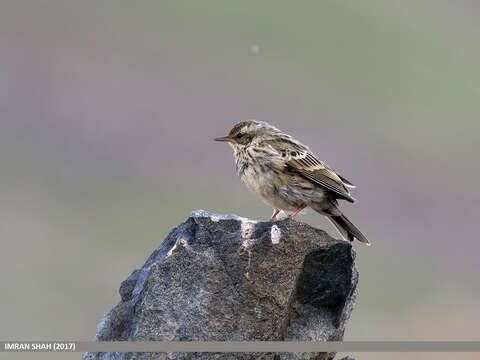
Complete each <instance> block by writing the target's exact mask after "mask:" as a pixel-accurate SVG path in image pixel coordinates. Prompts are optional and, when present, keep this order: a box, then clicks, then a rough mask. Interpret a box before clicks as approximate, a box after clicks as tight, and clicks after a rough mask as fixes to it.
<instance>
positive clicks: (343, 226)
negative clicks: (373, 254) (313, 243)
mask: <svg viewBox="0 0 480 360" xmlns="http://www.w3.org/2000/svg"><path fill="white" fill-rule="evenodd" d="M328 219H329V220H330V221H331V222H332V224H333V225H335V227H336V228H337V229H338V231H339V232H340V234H342V236H343V238H344V239H345V240H350V241H353V239H357V240H358V241H361V242H362V243H365V244H367V245H370V242H369V241H368V239H367V238H366V237H365V235H363V234H362V232H361V231H360V230H358V228H357V227H356V226H355V225H353V223H352V222H351V221H350V220H348V218H347V217H346V216H345V215H343V214H342V213H340V215H328Z"/></svg>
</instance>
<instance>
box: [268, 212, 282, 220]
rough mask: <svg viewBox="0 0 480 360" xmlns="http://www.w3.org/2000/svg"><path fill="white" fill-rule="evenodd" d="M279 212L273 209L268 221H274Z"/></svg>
mask: <svg viewBox="0 0 480 360" xmlns="http://www.w3.org/2000/svg"><path fill="white" fill-rule="evenodd" d="M279 212H280V210H278V209H274V211H273V214H272V217H271V218H270V221H275V220H276V219H277V215H278V213H279Z"/></svg>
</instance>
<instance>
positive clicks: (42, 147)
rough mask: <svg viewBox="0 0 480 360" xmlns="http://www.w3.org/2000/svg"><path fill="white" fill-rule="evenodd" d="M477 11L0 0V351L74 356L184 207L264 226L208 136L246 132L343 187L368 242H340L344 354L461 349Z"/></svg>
mask: <svg viewBox="0 0 480 360" xmlns="http://www.w3.org/2000/svg"><path fill="white" fill-rule="evenodd" d="M479 16H480V6H479V5H478V4H477V3H476V2H475V1H467V0H464V1H455V2H453V1H446V0H438V1H428V0H420V1H401V2H400V1H371V0H366V1H299V2H291V1H137V2H132V1H101V2H100V1H76V2H73V1H53V0H38V1H33V0H32V1H25V0H22V1H13V0H12V1H2V2H1V4H0V48H1V49H2V51H1V56H0V117H1V118H0V166H1V176H0V199H1V201H0V216H1V217H0V218H1V220H0V234H1V238H2V248H1V255H0V256H1V258H0V264H1V265H0V266H1V271H0V286H1V289H2V292H1V295H0V297H1V304H2V306H1V307H0V319H1V327H0V338H2V339H4V340H53V339H62V340H91V339H93V337H94V335H95V331H96V326H97V324H98V322H99V321H100V318H101V316H102V315H103V313H104V312H106V311H108V310H109V309H110V308H112V306H113V305H115V304H116V302H118V301H119V299H120V298H119V295H118V287H119V285H120V282H121V281H122V280H123V279H125V278H126V277H127V276H128V275H129V274H130V272H131V271H132V270H133V269H135V268H139V267H140V266H141V265H142V264H143V262H144V261H145V260H146V258H147V257H148V256H149V254H150V253H151V252H152V250H153V249H154V248H156V247H157V246H158V245H159V244H160V243H161V242H162V240H163V239H164V237H165V236H166V235H167V233H168V232H169V230H170V229H171V228H172V227H173V226H175V225H177V224H179V223H180V222H182V221H183V220H185V219H186V218H187V216H188V214H189V213H190V211H192V210H194V209H198V208H203V209H206V210H209V211H213V212H219V213H236V214H239V215H241V216H245V217H249V218H254V219H268V218H269V216H270V215H271V209H270V208H268V207H267V206H265V205H264V204H263V203H262V202H261V201H260V200H258V199H257V198H256V197H255V196H254V195H253V194H250V193H249V192H248V190H247V189H246V188H245V187H244V186H243V185H242V184H241V183H240V180H239V179H237V177H236V175H235V173H234V166H233V159H232V153H231V149H229V148H228V146H226V145H225V144H220V143H215V142H213V141H212V139H213V138H214V137H217V136H223V135H225V134H226V133H227V132H228V131H229V130H230V128H231V127H232V125H233V124H234V123H235V122H238V121H240V120H244V119H249V118H255V119H258V120H264V121H267V122H269V123H272V124H274V125H276V126H278V127H279V128H280V129H282V130H284V131H286V132H289V133H290V134H292V135H294V136H295V137H297V138H298V139H300V140H301V141H302V142H304V143H306V144H308V145H309V146H310V148H311V149H312V150H313V151H314V152H315V153H316V154H317V155H318V157H319V158H321V159H322V160H325V161H327V162H328V163H329V164H330V165H331V166H332V167H334V168H335V169H337V170H339V171H340V172H341V173H342V175H344V176H346V177H347V178H349V179H351V180H352V181H353V182H354V183H355V184H356V185H357V186H358V187H357V189H355V190H354V194H353V195H354V197H355V198H356V199H357V203H356V204H354V205H351V204H348V203H344V204H342V208H343V210H344V211H345V213H346V214H347V215H349V217H351V219H352V220H353V221H354V222H355V223H356V224H357V225H358V226H359V227H360V228H361V229H362V231H364V232H365V234H367V236H368V237H369V239H370V240H371V242H372V243H373V245H372V246H371V247H365V246H362V245H361V244H360V243H356V244H355V245H354V246H355V249H356V250H357V265H358V268H359V270H360V283H359V297H358V302H357V305H356V307H355V309H354V312H353V315H352V317H351V320H350V322H349V324H348V328H347V331H346V334H345V340H480V333H479V331H478V323H479V321H480V307H479V296H480V283H479V281H478V271H479V269H480V257H479V255H478V254H479V250H480V241H479V240H480V239H479V236H478V218H479V217H478V213H479V211H478V205H479V200H480V190H479V187H478V186H477V183H478V179H479V177H480V166H479V164H478V158H477V154H478V151H479V150H480V146H479V130H480V125H479V120H478V119H479V115H480V106H479V105H480V104H479V99H480V74H479V65H478V64H479V63H480V42H479V41H478V39H479V36H480V22H479V21H478V17H479ZM299 219H300V220H301V221H306V222H308V223H310V224H313V225H315V226H318V227H321V228H324V229H326V230H327V231H329V232H330V233H331V234H335V236H337V234H336V233H335V231H334V230H333V229H332V228H331V226H330V225H329V224H328V223H327V222H326V221H325V220H324V219H322V218H321V217H320V216H317V215H316V214H315V213H313V212H312V213H308V214H307V215H305V216H303V217H300V218H299ZM353 355H354V356H356V357H357V358H358V359H359V360H361V359H369V360H370V359H385V358H389V359H404V356H405V354H353ZM9 356H12V358H23V357H25V358H26V355H24V354H9ZM53 356H54V355H52V354H38V356H36V358H37V357H38V358H45V359H47V358H52V357H53ZM69 356H71V357H70V358H72V359H73V358H78V356H79V354H76V355H73V354H57V355H56V357H58V358H69ZM409 356H414V357H415V359H452V358H456V359H467V358H468V359H471V356H472V354H410V355H409Z"/></svg>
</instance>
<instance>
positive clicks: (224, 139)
mask: <svg viewBox="0 0 480 360" xmlns="http://www.w3.org/2000/svg"><path fill="white" fill-rule="evenodd" d="M213 140H215V141H228V142H232V141H233V139H232V138H230V137H228V136H224V137H219V138H215V139H213Z"/></svg>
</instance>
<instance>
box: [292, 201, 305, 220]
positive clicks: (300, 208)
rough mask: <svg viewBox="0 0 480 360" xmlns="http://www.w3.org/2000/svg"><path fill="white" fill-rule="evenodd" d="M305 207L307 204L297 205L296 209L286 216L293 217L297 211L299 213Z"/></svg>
mask: <svg viewBox="0 0 480 360" xmlns="http://www.w3.org/2000/svg"><path fill="white" fill-rule="evenodd" d="M306 207H307V205H305V204H304V205H301V206H299V207H298V209H297V210H295V211H294V212H293V213H291V214H290V215H288V218H289V219H293V218H294V217H295V216H297V215H298V213H299V212H300V211H302V210H303V209H305V208H306Z"/></svg>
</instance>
